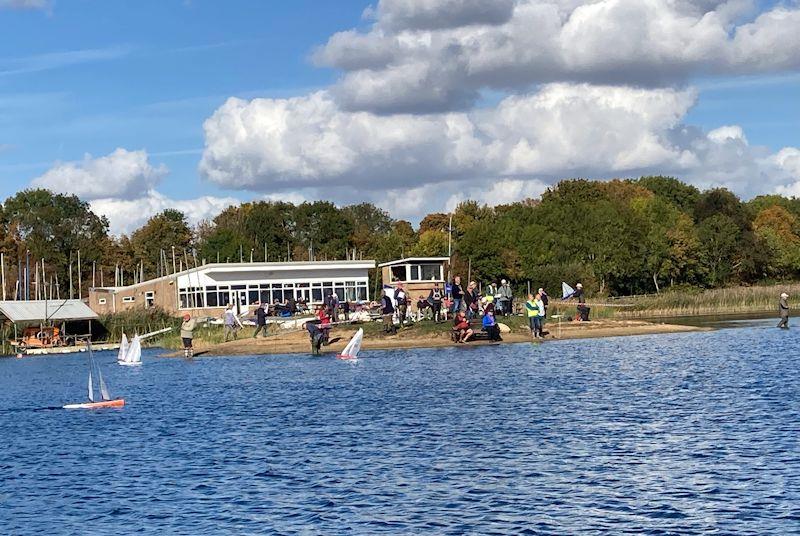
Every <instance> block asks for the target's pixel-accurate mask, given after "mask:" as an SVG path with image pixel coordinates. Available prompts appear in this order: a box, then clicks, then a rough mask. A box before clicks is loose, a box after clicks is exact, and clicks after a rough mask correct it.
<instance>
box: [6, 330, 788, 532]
mask: <svg viewBox="0 0 800 536" xmlns="http://www.w3.org/2000/svg"><path fill="white" fill-rule="evenodd" d="M799 350H800V328H795V329H793V330H789V331H780V330H777V329H774V328H767V327H766V325H761V326H757V327H748V328H746V329H730V330H722V331H716V332H709V333H694V334H679V335H660V336H649V337H628V338H614V339H604V340H587V341H562V342H548V343H545V344H541V345H536V346H534V345H531V344H527V345H507V346H491V347H474V348H470V347H469V346H467V347H458V348H452V349H437V350H409V351H394V352H366V353H365V354H364V358H363V359H361V360H360V361H358V362H357V363H355V364H351V363H347V362H343V361H338V360H336V359H333V358H327V357H323V358H316V359H315V358H307V357H300V356H264V357H231V358H207V359H202V358H199V359H196V360H195V361H194V362H186V361H184V360H182V359H165V358H159V357H157V354H158V352H157V351H153V350H150V351H147V352H146V353H145V356H144V362H145V363H144V366H143V367H141V368H139V369H135V368H124V367H119V366H117V365H115V364H113V360H114V356H113V355H112V354H110V353H103V354H97V355H98V357H99V360H100V361H101V362H102V364H103V369H104V371H105V375H106V377H107V380H108V382H109V384H110V386H111V388H112V391H113V392H112V394H116V395H121V396H124V397H125V398H126V399H127V401H128V405H127V406H126V407H125V408H124V409H122V410H103V411H94V412H91V411H72V412H70V411H63V410H54V411H33V409H32V408H38V407H45V406H54V405H60V404H64V403H68V402H75V401H80V400H81V399H82V397H83V393H84V388H85V387H84V385H85V371H86V364H85V359H86V358H85V356H83V355H76V356H67V357H48V358H28V359H22V360H15V359H4V360H0V476H2V482H0V525H1V526H2V528H1V529H0V532H2V533H3V534H34V533H46V534H51V535H56V534H98V535H99V534H130V533H144V534H192V535H202V534H215V535H216V534H268V533H281V534H291V533H303V534H426V533H430V534H464V533H472V534H510V535H511V534H534V533H543V534H576V533H588V534H591V533H612V534H623V533H648V534H665V533H674V534H704V533H716V534H780V533H792V532H793V533H797V532H798V531H800V448H799V447H798V431H800V414H799V413H800V392H799V390H800V372H799V370H800V351H799Z"/></svg>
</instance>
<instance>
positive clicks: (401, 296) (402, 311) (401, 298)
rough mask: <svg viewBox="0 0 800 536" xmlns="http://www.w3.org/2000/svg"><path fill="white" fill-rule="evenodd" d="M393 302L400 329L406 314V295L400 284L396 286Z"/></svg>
mask: <svg viewBox="0 0 800 536" xmlns="http://www.w3.org/2000/svg"><path fill="white" fill-rule="evenodd" d="M394 301H395V302H397V318H398V319H399V320H400V327H401V328H402V327H403V323H404V322H405V320H406V313H407V312H408V293H407V292H406V291H405V289H404V288H403V285H402V284H401V283H398V284H397V290H395V292H394Z"/></svg>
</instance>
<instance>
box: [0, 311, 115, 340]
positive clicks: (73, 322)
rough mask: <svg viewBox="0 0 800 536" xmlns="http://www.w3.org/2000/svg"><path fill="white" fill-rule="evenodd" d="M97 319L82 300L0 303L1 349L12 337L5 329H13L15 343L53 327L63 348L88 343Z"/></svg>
mask: <svg viewBox="0 0 800 536" xmlns="http://www.w3.org/2000/svg"><path fill="white" fill-rule="evenodd" d="M97 318H98V316H97V313H95V312H94V311H92V310H91V309H90V308H89V306H88V305H86V304H85V303H83V301H81V300H25V301H0V321H2V324H3V333H2V339H3V345H4V346H3V347H4V348H5V339H6V338H7V337H8V336H10V335H11V334H10V333H8V332H7V331H6V328H7V327H13V336H14V340H15V341H17V342H18V341H19V339H18V337H19V336H20V335H22V336H23V338H24V337H25V333H26V332H28V331H30V330H33V332H37V330H39V331H41V332H42V333H44V330H43V328H46V327H48V326H55V327H57V328H58V330H59V332H60V334H61V335H60V337H61V339H60V340H61V341H62V344H72V343H74V342H75V341H78V340H83V339H91V337H92V322H93V321H96V320H97ZM101 327H102V326H101ZM20 330H21V331H20ZM70 341H72V342H70ZM43 342H45V341H43ZM47 344H48V345H49V344H50V343H49V342H48V343H47Z"/></svg>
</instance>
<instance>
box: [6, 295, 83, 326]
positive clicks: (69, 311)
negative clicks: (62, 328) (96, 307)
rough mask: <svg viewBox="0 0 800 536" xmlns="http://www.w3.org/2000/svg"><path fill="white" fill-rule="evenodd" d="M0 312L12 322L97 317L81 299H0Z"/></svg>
mask: <svg viewBox="0 0 800 536" xmlns="http://www.w3.org/2000/svg"><path fill="white" fill-rule="evenodd" d="M0 314H2V316H4V317H6V318H8V319H9V320H11V321H12V322H38V321H45V320H90V319H94V318H97V313H95V312H94V311H92V310H91V309H89V306H88V305H86V304H85V303H83V302H82V301H81V300H29V301H0Z"/></svg>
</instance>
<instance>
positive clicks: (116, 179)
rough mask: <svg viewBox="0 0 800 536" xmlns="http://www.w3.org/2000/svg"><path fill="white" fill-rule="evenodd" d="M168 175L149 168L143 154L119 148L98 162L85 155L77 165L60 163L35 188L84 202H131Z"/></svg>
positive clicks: (36, 181)
mask: <svg viewBox="0 0 800 536" xmlns="http://www.w3.org/2000/svg"><path fill="white" fill-rule="evenodd" d="M167 171H168V170H167V168H166V166H164V165H163V164H161V165H158V166H153V165H152V164H150V162H149V160H148V157H147V152H146V151H144V150H141V151H128V150H126V149H122V148H118V149H116V150H115V151H113V152H112V153H110V154H108V155H106V156H101V157H99V158H93V157H92V155H90V154H86V155H85V156H84V157H83V160H80V161H77V162H62V163H57V164H56V165H54V166H53V167H52V168H50V169H49V170H48V171H47V172H45V173H44V175H42V176H40V177H37V178H36V179H34V180H33V182H32V185H33V186H36V187H39V188H47V189H49V190H52V191H54V192H61V193H70V194H75V195H77V196H79V197H81V198H83V199H101V198H111V197H115V198H123V199H130V198H135V197H140V196H142V194H143V193H145V192H147V191H149V190H151V189H152V188H153V187H155V186H156V184H158V182H159V181H160V180H161V179H162V178H163V177H164V176H165V175H166V174H167Z"/></svg>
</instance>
